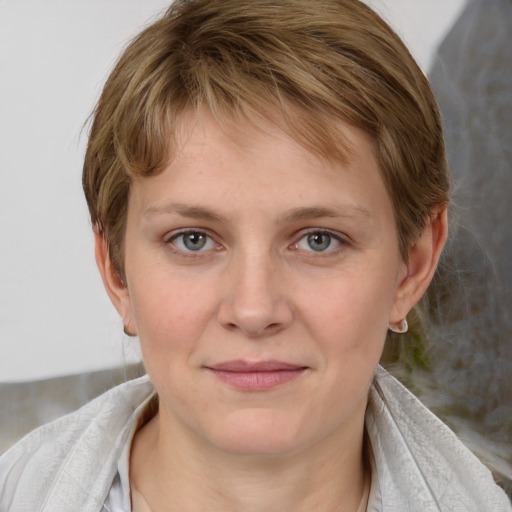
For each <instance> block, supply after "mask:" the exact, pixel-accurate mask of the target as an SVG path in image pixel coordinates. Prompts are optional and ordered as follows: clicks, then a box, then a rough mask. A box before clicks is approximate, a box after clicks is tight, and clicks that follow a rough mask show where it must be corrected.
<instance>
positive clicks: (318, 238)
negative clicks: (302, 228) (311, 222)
mask: <svg viewBox="0 0 512 512" xmlns="http://www.w3.org/2000/svg"><path fill="white" fill-rule="evenodd" d="M330 244H331V236H330V235H327V234H326V233H313V234H311V235H309V236H308V245H309V247H311V249H313V251H325V249H327V248H328V247H329V245H330Z"/></svg>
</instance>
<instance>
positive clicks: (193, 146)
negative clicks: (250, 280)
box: [130, 113, 390, 220]
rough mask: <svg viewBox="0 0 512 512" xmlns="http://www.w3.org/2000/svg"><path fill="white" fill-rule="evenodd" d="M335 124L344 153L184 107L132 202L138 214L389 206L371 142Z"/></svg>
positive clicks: (367, 210)
mask: <svg viewBox="0 0 512 512" xmlns="http://www.w3.org/2000/svg"><path fill="white" fill-rule="evenodd" d="M337 129H338V130H339V133H340V137H341V138H343V140H344V143H345V147H346V148H347V150H346V151H345V152H344V155H345V157H344V161H340V160H334V159H333V160H327V159H325V158H323V157H321V156H319V155H318V154H315V153H313V152H311V151H310V150H309V149H307V148H306V147H304V146H303V145H302V144H300V143H299V142H298V141H296V140H295V139H293V138H292V137H291V136H290V135H289V134H288V133H287V132H286V131H285V129H283V128H281V127H280V126H278V125H276V124H274V123H271V122H266V123H260V124H258V125H255V124H254V123H230V124H227V125H222V126H221V124H220V123H219V122H217V120H216V119H215V118H214V117H213V116H212V115H211V114H209V113H203V114H201V115H189V116H188V117H187V118H185V119H184V121H183V123H181V127H180V131H179V133H178V134H177V137H176V143H175V145H174V147H175V150H174V152H173V155H172V158H171V159H170V160H169V162H168V165H167V166H166V167H165V169H164V170H163V172H162V173H161V174H159V175H157V176H153V177H150V178H138V179H136V180H135V182H134V183H133V185H132V189H133V190H132V193H131V194H130V196H131V199H132V205H133V206H136V209H137V210H138V211H139V213H144V215H154V214H156V213H161V212H165V211H166V210H167V211H168V210H175V211H180V212H181V213H183V212H184V211H187V212H188V214H190V213H191V212H195V213H196V214H197V215H198V216H201V215H202V216H203V217H204V216H205V214H204V213H203V214H201V215H200V214H199V213H200V211H204V210H208V211H209V212H217V213H219V216H223V217H236V216H237V215H238V216H240V215H243V214H244V213H245V212H251V214H256V212H258V211H259V212H260V213H261V214H262V215H264V214H266V213H268V212H270V211H272V212H274V213H275V215H276V216H280V218H292V217H293V218H295V219H297V218H298V215H295V216H294V215H292V214H291V213H290V212H293V211H298V210H299V209H300V210H302V211H304V210H308V211H309V213H308V215H310V214H311V212H313V211H317V212H319V211H320V209H324V210H329V209H330V210H331V211H335V210H337V211H340V210H344V211H348V210H349V209H351V210H352V212H353V214H355V215H362V216H367V217H370V216H372V215H373V214H372V212H373V210H374V209H375V206H376V205H377V204H381V203H382V204H385V206H386V207H388V206H390V201H389V198H388V194H387V192H386V189H385V186H384V184H383V181H382V177H381V173H380V171H379V169H378V165H377V163H376V157H375V152H374V147H373V144H372V142H371V141H370V140H369V138H368V137H367V136H366V135H365V134H364V133H363V132H362V131H360V130H357V129H355V128H352V127H350V126H348V125H344V124H342V123H339V126H338V127H337ZM169 205H172V206H169ZM389 209H390V208H389ZM132 210H133V208H132ZM210 220H213V219H210Z"/></svg>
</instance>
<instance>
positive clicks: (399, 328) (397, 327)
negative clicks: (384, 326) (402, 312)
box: [388, 318, 409, 334]
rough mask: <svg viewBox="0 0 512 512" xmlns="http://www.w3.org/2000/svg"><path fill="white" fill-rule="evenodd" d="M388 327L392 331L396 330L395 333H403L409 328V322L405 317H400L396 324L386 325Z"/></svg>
mask: <svg viewBox="0 0 512 512" xmlns="http://www.w3.org/2000/svg"><path fill="white" fill-rule="evenodd" d="M388 328H389V330H390V331H392V332H396V333H397V334H404V333H405V332H407V331H408V330H409V324H408V323H407V319H406V318H404V319H402V320H401V321H400V322H399V323H398V324H394V325H391V324H389V325H388Z"/></svg>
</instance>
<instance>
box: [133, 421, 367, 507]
mask: <svg viewBox="0 0 512 512" xmlns="http://www.w3.org/2000/svg"><path fill="white" fill-rule="evenodd" d="M169 432H170V431H169V430H168V429H167V425H166V422H165V419H164V418H162V415H161V414H158V415H157V416H156V417H155V418H154V419H153V420H152V421H151V422H150V423H148V424H147V425H146V426H145V427H143V428H142V429H141V430H140V431H139V432H138V433H137V435H136V437H135V439H134V442H133V444H132V454H131V462H130V480H131V485H132V487H134V488H135V489H136V490H137V491H138V492H139V493H140V494H141V495H142V496H143V497H144V500H145V501H146V502H147V504H148V506H149V507H150V509H151V510H152V511H154V512H157V511H160V510H166V511H181V510H190V511H196V510H198V511H199V510H209V511H212V512H213V511H223V512H231V511H233V512H234V511H239V510H244V511H245V512H253V511H254V512H256V511H258V512H260V511H261V510H270V511H274V510H276V511H277V510H279V511H280V510H293V511H294V512H302V511H311V510H315V511H316V512H330V511H336V512H344V511H345V512H354V511H356V510H357V507H358V505H359V502H360V500H361V495H362V492H363V486H364V482H365V470H364V464H363V456H362V453H363V439H362V437H363V436H362V432H363V428H362V424H361V429H360V432H361V435H358V436H356V437H355V438H354V436H352V437H351V438H341V439H326V440H322V441H320V442H319V443H317V445H315V446H314V447H310V448H308V450H307V451H303V452H299V453H295V454H291V455H286V456H280V457H255V456H240V455H232V454H228V453H225V452H221V451H219V450H216V449H212V448H211V447H208V446H197V445H196V446H193V445H194V443H190V440H188V442H187V441H186V442H176V439H178V438H179V439H183V437H182V436H178V437H177V436H176V432H173V433H172V434H171V435H169ZM335 437H336V436H335ZM333 446H334V447H335V448H336V449H334V450H333ZM134 510H136V508H135V507H134Z"/></svg>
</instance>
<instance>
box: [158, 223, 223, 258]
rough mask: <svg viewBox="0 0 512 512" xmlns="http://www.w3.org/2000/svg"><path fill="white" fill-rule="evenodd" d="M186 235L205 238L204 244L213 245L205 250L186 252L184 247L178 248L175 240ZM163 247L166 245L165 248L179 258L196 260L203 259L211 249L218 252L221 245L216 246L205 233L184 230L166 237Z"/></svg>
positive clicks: (202, 231)
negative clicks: (200, 257)
mask: <svg viewBox="0 0 512 512" xmlns="http://www.w3.org/2000/svg"><path fill="white" fill-rule="evenodd" d="M186 235H200V236H204V237H206V242H205V244H208V243H210V244H213V245H214V247H207V248H206V249H204V248H203V247H201V248H199V249H198V250H197V251H194V250H191V249H188V250H187V248H186V247H185V248H181V247H178V246H177V245H176V240H178V239H179V238H180V237H185V236H186ZM164 245H166V246H167V247H170V248H171V250H172V251H173V252H174V253H176V254H179V255H180V256H184V257H187V258H197V257H199V256H202V257H204V256H205V254H204V253H205V252H207V251H211V250H212V249H213V250H219V249H220V248H221V245H220V244H218V243H217V242H216V241H215V240H214V238H213V237H212V236H211V235H210V234H209V233H208V232H207V231H204V230H201V229H185V230H182V231H178V232H177V233H173V234H172V235H171V236H169V237H166V239H165V240H164ZM181 245H184V242H183V241H182V242H181Z"/></svg>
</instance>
